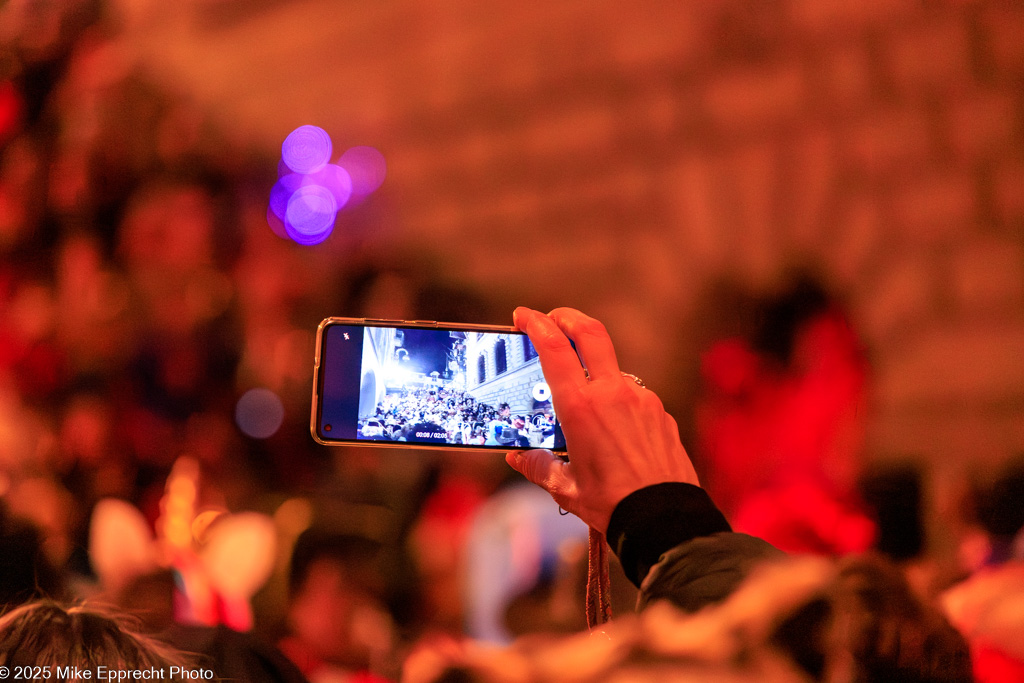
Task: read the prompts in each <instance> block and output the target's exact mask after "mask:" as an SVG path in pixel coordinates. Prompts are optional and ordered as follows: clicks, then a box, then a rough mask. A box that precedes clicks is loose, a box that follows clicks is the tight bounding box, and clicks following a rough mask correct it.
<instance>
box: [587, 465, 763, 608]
mask: <svg viewBox="0 0 1024 683" xmlns="http://www.w3.org/2000/svg"><path fill="white" fill-rule="evenodd" d="M607 538H608V543H609V545H610V546H611V548H612V550H613V551H614V552H615V554H616V555H618V557H619V561H620V562H621V563H622V568H623V569H624V570H625V573H626V576H627V577H628V578H629V580H630V581H632V582H633V583H634V584H636V586H637V587H638V588H640V599H639V606H640V607H642V606H644V605H645V604H647V603H648V602H651V601H653V600H660V599H667V600H670V601H671V602H673V603H674V604H676V605H677V606H678V607H680V608H682V609H684V610H687V611H695V610H698V609H700V608H701V607H704V606H705V605H708V604H711V603H715V602H719V601H721V600H723V599H724V598H726V597H728V595H729V594H730V593H732V591H733V590H735V588H736V587H737V586H738V585H739V584H740V583H741V582H742V581H743V579H744V578H746V576H747V574H748V573H749V571H750V569H751V568H752V567H753V566H754V565H755V564H757V563H758V562H760V561H762V560H765V559H769V558H772V557H779V556H781V555H782V552H781V551H779V550H778V549H776V548H775V547H774V546H772V545H770V544H769V543H766V542H765V541H763V540H761V539H759V538H754V537H753V536H747V535H746V534H737V533H733V531H732V528H731V527H730V526H729V523H728V522H727V521H726V519H725V517H724V516H723V515H722V513H721V512H720V511H719V510H718V508H717V507H715V504H714V503H713V502H712V501H711V498H710V497H709V496H708V494H707V493H706V492H705V491H704V489H702V488H700V487H697V486H693V485H692V484H684V483H680V482H668V483H664V484H655V485H654V486H648V487H646V488H643V489H640V490H639V491H634V492H633V493H631V494H630V495H628V496H626V497H625V498H624V499H622V500H621V501H620V502H619V504H618V505H617V506H616V507H615V510H614V511H613V512H612V517H611V521H610V523H609V525H608V532H607Z"/></svg>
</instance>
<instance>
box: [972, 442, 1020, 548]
mask: <svg viewBox="0 0 1024 683" xmlns="http://www.w3.org/2000/svg"><path fill="white" fill-rule="evenodd" d="M1021 501H1024V455H1020V456H1018V457H1016V458H1014V459H1011V460H1010V461H1009V462H1007V463H1005V464H1003V465H1002V466H1001V467H1000V468H999V470H998V471H997V473H996V475H995V477H994V478H993V479H992V480H991V482H990V483H988V484H986V485H981V486H978V487H977V489H976V491H975V493H974V509H975V516H976V517H977V520H978V524H980V525H981V527H982V529H984V530H985V533H986V534H987V535H988V537H989V544H990V552H989V557H988V558H987V561H988V563H989V564H999V563H1001V562H1005V561H1006V560H1009V559H1011V558H1015V559H1024V541H1022V540H1020V539H1021V538H1022V537H1021V532H1022V530H1024V504H1022V502H1021ZM1015 544H1016V547H1015Z"/></svg>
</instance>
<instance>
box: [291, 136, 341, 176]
mask: <svg viewBox="0 0 1024 683" xmlns="http://www.w3.org/2000/svg"><path fill="white" fill-rule="evenodd" d="M332 149H333V147H332V145H331V136H330V135H328V134H327V131H325V130H324V129H323V128H320V127H318V126H309V125H306V126H299V127H298V128H296V129H295V130H293V131H292V132H291V133H289V134H288V137H286V138H285V139H284V143H283V144H282V145H281V160H282V161H284V163H285V164H286V165H287V166H288V168H290V169H291V170H293V171H295V172H296V173H315V172H317V171H319V170H320V169H322V168H323V167H324V166H325V165H326V164H327V162H328V161H330V160H331V151H332Z"/></svg>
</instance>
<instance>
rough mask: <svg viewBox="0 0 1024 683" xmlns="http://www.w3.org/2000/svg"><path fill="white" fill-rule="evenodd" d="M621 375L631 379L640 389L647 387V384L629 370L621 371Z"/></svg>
mask: <svg viewBox="0 0 1024 683" xmlns="http://www.w3.org/2000/svg"><path fill="white" fill-rule="evenodd" d="M622 376H623V377H626V378H629V379H631V380H633V381H634V382H635V383H636V385H637V386H638V387H640V388H641V389H646V388H647V385H646V384H645V383H644V381H643V380H642V379H640V378H639V377H637V376H636V375H634V374H633V373H631V372H623V373H622Z"/></svg>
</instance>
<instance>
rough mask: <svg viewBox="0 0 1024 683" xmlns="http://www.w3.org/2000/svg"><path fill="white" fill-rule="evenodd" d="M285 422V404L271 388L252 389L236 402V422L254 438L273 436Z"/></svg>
mask: <svg viewBox="0 0 1024 683" xmlns="http://www.w3.org/2000/svg"><path fill="white" fill-rule="evenodd" d="M282 422H284V404H283V403H281V399H280V398H278V396H277V394H275V393H274V392H273V391H271V390H270V389H250V390H249V391H247V392H245V393H244V394H242V397H241V398H240V399H238V403H237V404H235V424H237V425H238V428H239V429H241V430H242V432H244V433H245V434H246V435H248V436H251V437H252V438H254V439H266V438H268V437H271V436H273V435H274V434H275V433H276V432H277V430H278V429H280V427H281V423H282Z"/></svg>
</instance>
